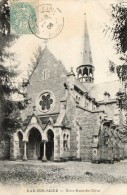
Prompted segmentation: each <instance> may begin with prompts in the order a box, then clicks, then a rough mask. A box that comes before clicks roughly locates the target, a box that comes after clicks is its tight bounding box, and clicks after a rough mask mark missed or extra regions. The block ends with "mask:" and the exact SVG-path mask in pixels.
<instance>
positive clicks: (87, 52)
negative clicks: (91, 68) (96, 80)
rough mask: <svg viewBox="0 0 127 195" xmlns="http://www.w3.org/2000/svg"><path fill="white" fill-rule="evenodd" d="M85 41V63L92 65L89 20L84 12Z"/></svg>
mask: <svg viewBox="0 0 127 195" xmlns="http://www.w3.org/2000/svg"><path fill="white" fill-rule="evenodd" d="M84 19H85V22H84V42H83V63H82V64H83V65H92V64H93V62H92V55H91V47H90V40H89V34H88V29H87V22H86V13H84Z"/></svg>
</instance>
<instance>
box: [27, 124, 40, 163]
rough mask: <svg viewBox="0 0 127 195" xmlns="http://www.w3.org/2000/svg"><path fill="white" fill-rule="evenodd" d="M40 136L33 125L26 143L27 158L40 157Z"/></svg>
mask: <svg viewBox="0 0 127 195" xmlns="http://www.w3.org/2000/svg"><path fill="white" fill-rule="evenodd" d="M41 140H42V136H41V133H40V132H39V130H38V129H37V128H35V127H33V128H32V129H31V130H30V131H29V137H28V144H27V157H28V159H29V160H38V159H40V144H41Z"/></svg>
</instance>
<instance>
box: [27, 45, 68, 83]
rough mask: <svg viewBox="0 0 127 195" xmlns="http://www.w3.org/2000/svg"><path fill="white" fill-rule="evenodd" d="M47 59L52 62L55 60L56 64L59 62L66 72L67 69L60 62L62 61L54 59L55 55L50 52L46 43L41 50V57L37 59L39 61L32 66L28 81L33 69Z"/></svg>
mask: <svg viewBox="0 0 127 195" xmlns="http://www.w3.org/2000/svg"><path fill="white" fill-rule="evenodd" d="M47 59H51V61H52V62H55V63H56V64H59V65H60V66H61V67H62V69H63V71H64V72H65V73H66V74H67V73H68V72H67V70H66V68H65V66H64V65H63V64H62V62H61V61H60V60H58V59H56V57H55V56H54V55H53V54H52V52H51V51H50V50H49V49H48V47H47V45H46V46H45V48H44V50H43V52H42V57H41V59H40V61H39V63H38V64H37V65H36V66H35V67H34V69H33V71H32V73H31V75H30V77H29V81H30V79H31V77H32V75H33V73H34V71H35V70H36V69H37V67H38V66H39V65H40V64H41V66H42V65H43V63H44V62H45V61H46V60H47Z"/></svg>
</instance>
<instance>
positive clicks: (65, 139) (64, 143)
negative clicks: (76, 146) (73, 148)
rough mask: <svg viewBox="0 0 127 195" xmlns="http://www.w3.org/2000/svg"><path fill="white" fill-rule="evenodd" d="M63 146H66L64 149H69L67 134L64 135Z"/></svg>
mask: <svg viewBox="0 0 127 195" xmlns="http://www.w3.org/2000/svg"><path fill="white" fill-rule="evenodd" d="M63 148H64V150H66V149H67V136H66V134H64V135H63Z"/></svg>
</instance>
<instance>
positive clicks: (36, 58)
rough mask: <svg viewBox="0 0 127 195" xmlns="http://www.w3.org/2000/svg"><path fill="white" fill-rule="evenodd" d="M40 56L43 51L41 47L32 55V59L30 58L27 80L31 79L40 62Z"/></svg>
mask: <svg viewBox="0 0 127 195" xmlns="http://www.w3.org/2000/svg"><path fill="white" fill-rule="evenodd" d="M42 54H43V49H42V47H40V46H39V47H38V48H37V49H36V51H35V52H34V53H33V58H31V64H29V73H28V77H29V78H30V77H31V75H32V73H33V71H34V70H35V68H36V66H37V65H38V63H39V62H40V60H41V57H42Z"/></svg>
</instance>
